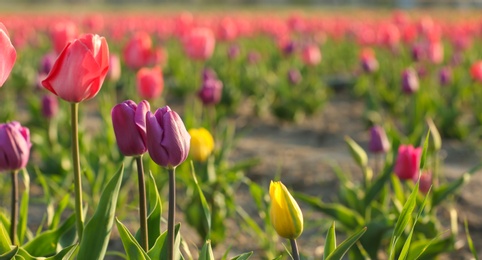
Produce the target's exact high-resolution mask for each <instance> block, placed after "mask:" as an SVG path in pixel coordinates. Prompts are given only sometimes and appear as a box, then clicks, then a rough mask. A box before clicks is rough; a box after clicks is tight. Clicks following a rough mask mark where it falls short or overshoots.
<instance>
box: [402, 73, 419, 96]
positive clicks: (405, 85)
mask: <svg viewBox="0 0 482 260" xmlns="http://www.w3.org/2000/svg"><path fill="white" fill-rule="evenodd" d="M418 87H419V83H418V76H417V72H416V71H415V70H414V69H413V68H408V69H406V70H404V71H403V72H402V91H403V92H404V93H406V94H412V93H414V92H416V91H417V90H418Z"/></svg>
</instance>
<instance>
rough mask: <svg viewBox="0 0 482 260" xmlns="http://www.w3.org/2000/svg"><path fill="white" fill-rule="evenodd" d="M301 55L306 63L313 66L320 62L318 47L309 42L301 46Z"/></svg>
mask: <svg viewBox="0 0 482 260" xmlns="http://www.w3.org/2000/svg"><path fill="white" fill-rule="evenodd" d="M301 55H302V56H301V58H302V59H303V62H304V63H305V64H306V65H309V66H315V65H318V64H319V63H320V62H321V52H320V48H318V46H316V45H313V44H311V45H308V46H306V47H305V48H303V51H302V53H301Z"/></svg>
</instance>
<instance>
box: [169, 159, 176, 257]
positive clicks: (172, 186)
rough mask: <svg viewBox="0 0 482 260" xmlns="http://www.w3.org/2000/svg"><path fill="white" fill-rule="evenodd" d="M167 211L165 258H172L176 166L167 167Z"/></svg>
mask: <svg viewBox="0 0 482 260" xmlns="http://www.w3.org/2000/svg"><path fill="white" fill-rule="evenodd" d="M167 171H168V172H169V212H168V216H167V259H168V260H173V259H174V218H175V216H176V178H175V172H176V168H172V167H169V168H168V169H167Z"/></svg>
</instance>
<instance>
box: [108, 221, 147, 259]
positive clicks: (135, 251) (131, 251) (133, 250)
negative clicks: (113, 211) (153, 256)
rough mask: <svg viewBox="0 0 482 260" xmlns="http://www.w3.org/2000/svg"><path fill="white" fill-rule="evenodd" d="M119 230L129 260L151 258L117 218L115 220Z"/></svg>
mask: <svg viewBox="0 0 482 260" xmlns="http://www.w3.org/2000/svg"><path fill="white" fill-rule="evenodd" d="M115 221H116V226H117V230H118V231H119V235H120V238H121V241H122V245H123V246H124V250H125V251H126V254H127V259H129V260H147V259H150V257H149V256H148V255H147V254H146V252H144V250H143V249H142V248H141V246H140V245H139V243H138V242H137V240H136V239H135V237H134V236H133V235H132V234H131V233H130V232H129V230H128V229H127V228H126V227H125V226H124V224H122V223H121V222H120V221H119V220H118V219H117V218H116V219H115Z"/></svg>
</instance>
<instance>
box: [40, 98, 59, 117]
mask: <svg viewBox="0 0 482 260" xmlns="http://www.w3.org/2000/svg"><path fill="white" fill-rule="evenodd" d="M58 111H59V100H58V98H57V96H54V95H45V96H43V97H42V115H43V116H44V117H46V118H52V117H54V116H55V115H56V114H57V112H58Z"/></svg>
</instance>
